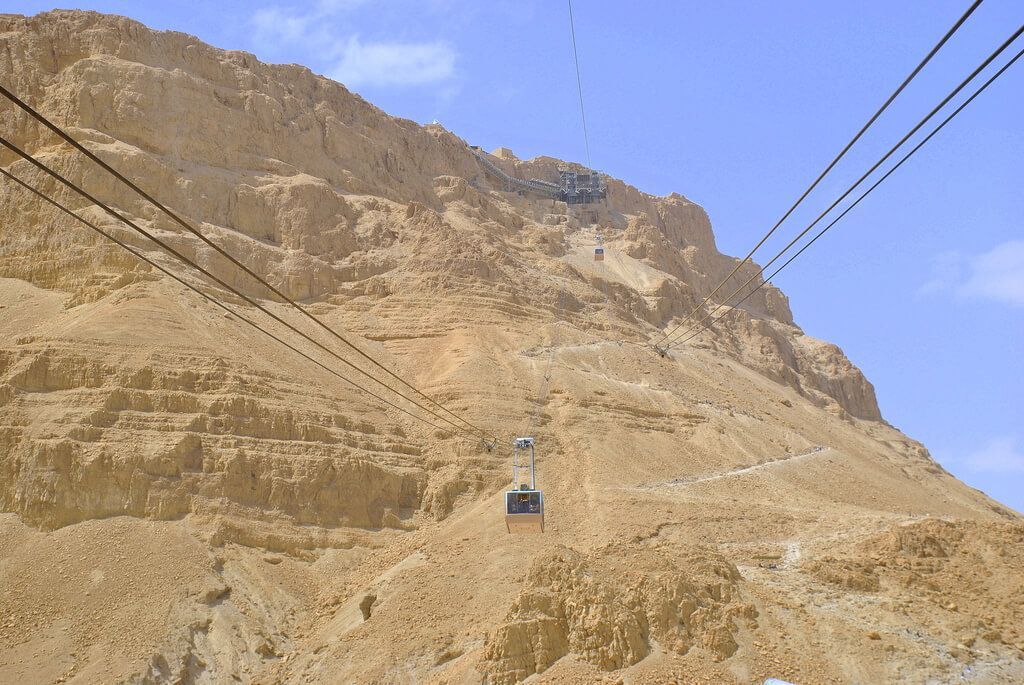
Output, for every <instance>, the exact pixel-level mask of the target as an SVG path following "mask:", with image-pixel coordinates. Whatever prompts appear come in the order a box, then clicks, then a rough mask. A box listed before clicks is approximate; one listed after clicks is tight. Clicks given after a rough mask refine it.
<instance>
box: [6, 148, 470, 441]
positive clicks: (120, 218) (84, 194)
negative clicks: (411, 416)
mask: <svg viewBox="0 0 1024 685" xmlns="http://www.w3.org/2000/svg"><path fill="white" fill-rule="evenodd" d="M0 145H3V146H4V147H6V148H8V149H9V150H11V151H12V152H14V153H15V154H17V155H18V156H19V157H21V158H23V159H24V160H26V161H27V162H29V163H31V164H32V165H34V166H35V167H36V168H38V169H39V170H40V171H43V172H44V173H46V174H48V175H50V176H52V177H53V178H55V179H57V180H58V181H60V182H61V183H62V184H63V185H65V186H66V187H68V188H70V189H71V190H73V191H75V192H76V193H78V194H79V195H81V196H82V197H84V198H86V199H87V200H89V201H90V202H92V203H93V204H95V205H96V206H98V207H100V208H101V209H102V210H103V211H104V212H106V213H107V214H109V215H110V216H112V217H114V218H115V219H117V220H118V221H121V222H122V223H124V224H126V225H127V226H129V227H131V228H132V229H134V230H135V231H136V232H137V233H140V234H141V235H143V236H145V237H146V238H149V239H150V240H151V241H153V242H154V243H156V244H157V245H159V246H160V247H161V248H163V250H164V251H166V252H168V253H170V254H172V255H173V256H175V257H177V258H178V260H180V261H182V262H184V263H185V264H187V265H189V266H191V267H192V268H194V269H196V270H197V271H199V272H200V273H201V274H203V275H204V276H206V277H207V278H210V279H211V280H213V281H214V282H216V283H217V284H218V285H220V286H221V287H223V288H225V289H226V290H228V291H230V292H232V293H233V294H235V295H236V296H238V297H240V298H242V299H243V300H245V301H246V302H247V303H249V304H250V305H252V306H253V307H255V308H257V309H259V310H260V311H261V312H263V313H264V314H266V315H267V316H269V317H270V318H272V319H274V321H277V322H278V323H279V324H281V325H283V326H285V327H286V328H288V329H289V330H291V331H292V332H293V333H296V334H298V335H299V336H301V337H302V338H304V339H305V340H307V341H308V342H310V343H312V344H313V345H315V346H316V347H318V348H319V349H321V350H323V351H324V352H326V353H327V354H329V355H330V356H332V357H334V358H335V359H337V360H338V361H340V362H342V363H343V364H345V365H347V366H349V367H351V368H353V369H354V370H356V371H357V372H359V373H361V374H363V375H364V376H366V377H367V378H369V379H370V380H372V381H374V382H376V383H379V384H380V385H381V386H383V387H385V388H387V389H388V390H390V391H391V392H393V393H395V394H396V395H398V396H399V397H401V398H402V399H404V400H406V401H407V402H409V403H410V404H413V405H415V406H416V407H418V408H419V409H421V410H422V411H425V412H427V413H428V414H430V415H431V416H433V417H435V418H437V419H440V420H441V421H443V422H444V423H447V424H448V425H450V426H452V427H453V428H455V429H456V431H457V432H460V433H466V434H469V435H474V437H479V438H480V439H481V440H483V442H484V445H485V446H488V449H490V447H489V444H490V443H488V440H487V436H486V435H485V434H483V433H473V432H472V431H469V430H467V429H466V428H464V427H462V426H460V425H458V424H456V423H454V422H453V421H451V420H450V419H447V418H445V417H444V416H441V415H440V414H438V413H437V412H435V411H433V410H432V409H430V408H428V407H424V406H423V405H422V404H420V403H418V402H416V400H414V399H412V398H410V397H408V396H407V395H404V394H402V393H401V392H399V391H398V390H395V389H394V388H392V387H391V386H389V385H387V384H386V383H384V382H383V381H381V380H379V379H378V378H375V377H374V376H372V375H370V374H369V373H367V372H366V371H364V370H363V369H361V368H359V367H358V366H356V365H355V364H353V363H352V362H350V361H349V360H347V359H345V358H344V357H342V356H340V355H339V354H338V353H337V352H335V351H334V350H332V349H330V348H328V347H326V346H324V345H323V344H322V343H321V342H319V341H317V340H314V339H313V338H311V337H310V336H309V335H307V334H306V333H304V332H303V331H300V330H299V329H298V328H296V327H295V326H293V325H292V324H290V323H288V322H287V321H285V320H284V319H282V318H280V317H279V316H277V315H276V314H274V313H273V312H271V311H270V310H268V309H267V308H265V307H264V306H263V305H261V304H259V303H258V302H257V301H256V300H254V299H253V298H251V297H249V296H248V295H246V294H244V293H242V292H241V291H239V290H238V289H237V288H235V287H234V286H232V285H230V284H228V283H227V282H225V281H224V280H223V279H221V278H219V277H218V276H216V275H214V274H213V273H211V272H210V271H209V270H207V269H206V268H204V267H202V266H200V265H199V264H197V263H196V262H194V261H192V260H190V259H189V258H188V257H186V256H185V255H183V254H182V253H181V252H179V251H178V250H175V249H174V248H173V247H171V246H170V245H168V244H167V243H165V242H164V241H162V240H160V239H159V238H157V237H156V236H154V235H153V234H151V233H149V232H148V231H146V230H145V229H144V228H142V227H141V226H139V225H138V224H136V223H135V222H134V221H132V220H131V219H129V218H127V217H126V216H124V215H122V214H121V213H120V212H118V211H116V210H114V209H112V208H111V207H110V206H109V205H107V204H105V203H103V202H102V201H100V200H99V199H97V198H96V197H95V196H93V195H91V194H90V193H88V192H87V191H86V190H84V189H82V188H81V187H79V186H78V185H76V184H75V183H73V182H71V181H69V180H68V179H67V178H65V177H64V176H62V175H60V174H59V173H58V172H56V171H54V170H53V169H51V168H50V167H48V166H47V165H46V164H43V163H42V162H40V161H39V160H37V159H36V158H35V157H33V156H32V155H30V154H28V153H27V152H25V151H24V150H22V149H21V148H19V147H18V146H16V145H14V144H13V143H11V142H10V141H9V140H7V139H6V138H3V137H2V136H0Z"/></svg>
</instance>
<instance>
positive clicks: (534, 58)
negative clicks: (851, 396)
mask: <svg viewBox="0 0 1024 685" xmlns="http://www.w3.org/2000/svg"><path fill="white" fill-rule="evenodd" d="M967 5H968V0H956V1H955V2H954V1H949V0H930V1H928V2H917V3H914V2H900V3H894V2H881V1H868V2H863V1H862V2H825V3H822V2H816V1H811V0H807V1H804V2H787V1H782V2H775V3H755V2H715V3H706V2H703V3H698V2H646V3H622V2H598V1H593V2H587V1H586V0H577V1H576V3H575V5H574V7H575V14H576V30H577V41H578V45H579V51H580V60H581V69H582V74H583V88H584V96H585V98H586V106H587V117H588V124H589V126H590V133H591V148H592V152H593V162H594V166H596V167H597V168H599V169H603V170H604V171H606V172H608V173H610V174H612V175H613V176H616V177H619V178H622V179H624V180H626V181H627V182H629V183H631V184H633V185H635V186H637V187H639V188H640V189H641V190H644V191H647V192H650V193H655V194H659V195H660V194H667V193H669V192H672V191H677V192H680V193H682V194H683V195H686V196H687V197H689V198H691V199H693V200H694V201H696V202H699V203H700V204H701V205H703V206H704V208H705V209H706V210H707V211H708V214H709V215H710V216H711V220H712V224H713V226H714V229H715V234H716V236H717V239H718V243H719V247H720V248H721V249H722V250H723V251H725V252H728V253H731V254H738V255H742V254H745V253H746V252H747V250H748V249H749V248H750V247H751V246H752V245H753V244H754V243H755V242H756V241H757V239H758V238H759V237H760V236H761V235H762V234H763V233H764V232H765V231H766V230H767V229H768V228H770V227H771V226H772V225H773V224H774V223H775V221H776V220H777V219H778V218H779V217H780V216H781V215H782V213H783V212H784V211H785V209H786V208H788V207H789V205H790V204H791V203H792V201H793V200H795V199H796V197H797V196H798V195H799V193H800V192H801V191H802V190H803V188H804V187H806V185H807V184H808V183H809V182H810V181H811V180H812V179H813V178H814V177H815V176H816V175H817V173H818V172H819V171H820V170H821V169H822V168H824V166H825V165H826V164H827V163H828V162H829V161H830V160H831V159H832V157H833V156H834V155H835V153H836V152H838V150H839V149H840V148H841V146H842V145H843V144H844V143H845V142H846V141H847V140H848V139H849V138H850V137H851V136H852V135H853V133H855V132H856V131H857V130H858V129H859V127H860V126H861V125H862V124H863V122H864V121H866V120H867V118H868V117H869V116H870V115H871V114H872V113H873V112H874V110H875V109H876V108H877V107H878V106H879V105H880V104H881V103H882V101H883V100H884V99H885V98H886V97H887V96H888V94H889V93H890V92H891V91H892V90H893V88H895V87H896V85H897V84H899V82H900V81H902V79H903V78H904V77H905V76H906V75H907V74H908V73H909V72H910V70H911V69H912V68H913V67H914V66H915V65H916V64H917V62H918V61H919V60H920V59H921V57H922V56H923V55H924V54H925V53H926V52H927V51H928V50H929V49H930V48H931V46H932V45H933V44H934V43H935V42H936V41H937V40H938V38H939V37H940V36H941V35H942V34H943V33H944V32H945V31H946V30H947V29H948V28H949V27H950V26H951V25H952V24H953V22H954V21H955V20H956V19H957V18H958V17H959V16H960V14H961V13H962V12H963V11H964V9H965V8H966V6H967ZM52 6H53V5H52V4H51V3H46V2H22V1H19V0H14V1H13V2H11V1H8V2H7V3H5V10H4V11H7V12H20V13H25V14H33V13H35V12H38V11H42V10H46V9H50V8H51V7H52ZM81 6H82V7H84V8H87V9H96V10H99V11H104V12H113V13H118V14H124V15H128V16H131V17H134V18H136V19H139V20H140V21H143V22H145V23H146V24H148V25H150V26H153V27H155V28H162V29H174V30H180V31H185V32H188V33H192V34H195V35H197V36H199V37H200V38H202V39H203V40H205V41H207V42H210V43H212V44H214V45H217V46H219V47H224V48H233V49H242V50H248V51H250V52H253V53H255V54H256V55H257V56H258V57H260V58H261V59H263V60H266V61H271V62H296V63H300V64H304V65H306V66H308V67H310V68H311V69H313V70H314V71H316V72H318V73H322V74H325V75H328V76H331V77H334V78H337V79H338V80H340V81H342V82H344V83H346V84H347V85H349V86H350V87H351V88H352V89H353V90H356V91H357V92H359V93H360V94H362V95H363V96H364V97H366V98H367V99H368V100H370V101H371V102H373V103H374V104H376V105H378V106H380V107H382V108H383V109H385V110H386V111H388V112H390V113H392V114H395V115H400V116H404V117H408V118H410V119H414V120H416V121H419V122H423V123H426V122H430V121H431V120H433V119H438V120H440V121H441V122H442V123H443V124H444V125H445V126H446V127H447V128H449V129H450V130H452V131H454V132H455V133H456V134H458V135H460V136H462V137H463V138H465V139H467V140H468V141H470V142H471V143H473V144H477V145H482V146H483V147H485V148H487V149H491V148H494V147H497V146H499V145H505V146H508V147H511V148H512V149H513V150H515V152H516V153H517V154H518V155H519V156H520V157H530V156H533V155H539V154H546V155H552V156H555V157H560V158H563V159H569V160H575V161H585V153H584V145H583V139H582V136H581V134H580V127H579V111H578V103H577V99H576V98H577V95H576V84H575V72H574V70H573V66H572V52H571V44H570V41H569V27H568V17H567V13H566V8H565V4H564V3H563V2H560V1H559V0H515V1H511V0H509V1H505V0H492V1H491V2H485V3H482V2H477V1H470V0H465V1H461V0H418V1H413V0H395V1H393V2H372V1H370V0H322V1H321V2H313V3H292V2H287V1H284V0H282V1H279V0H266V1H265V2H264V1H262V0H257V1H256V2H240V1H237V0H223V1H221V2H218V3H203V4H196V3H186V2H162V3H148V2H113V1H106V2H84V3H82V5H81ZM1022 22H1024V3H1021V2H1019V0H987V1H986V2H985V3H984V4H983V5H982V6H981V7H980V8H979V9H978V10H977V11H976V12H975V14H974V16H972V17H971V18H970V19H969V20H968V22H967V24H965V26H964V27H963V28H962V29H961V30H960V32H959V33H958V34H957V35H956V36H954V38H953V39H952V41H951V42H950V44H948V45H947V46H946V47H945V48H943V50H942V51H941V52H940V53H939V55H938V56H937V57H936V58H935V59H934V60H933V61H932V63H931V64H929V65H928V67H927V68H926V69H925V71H924V72H922V74H921V75H920V76H919V77H918V79H917V80H915V82H914V83H913V84H912V85H911V86H910V88H909V89H908V91H907V92H906V93H905V94H904V96H901V98H900V99H899V100H897V102H896V103H895V104H894V105H893V107H892V108H891V109H890V110H889V111H888V112H887V113H886V114H885V115H884V117H883V119H882V120H880V121H879V122H878V123H877V124H876V126H875V127H873V128H872V130H871V131H870V132H869V133H868V135H867V136H865V138H864V139H862V141H861V143H859V144H858V146H857V147H855V148H854V150H852V151H851V153H850V154H849V155H848V156H847V157H846V158H845V159H844V160H843V162H842V163H841V165H840V166H839V167H837V168H836V170H835V171H834V172H833V174H832V175H830V176H829V177H828V178H827V179H826V181H824V182H823V183H822V185H821V186H820V187H819V189H818V190H817V191H815V193H814V194H813V195H811V196H810V198H808V201H807V202H806V203H805V204H804V205H803V207H802V208H801V209H800V210H798V211H797V212H796V213H795V214H794V216H793V217H791V219H790V220H789V221H788V222H787V223H786V224H784V225H783V228H782V229H780V231H779V232H778V233H777V236H776V237H777V238H778V240H775V239H774V238H773V241H772V242H769V244H768V245H766V247H765V249H764V252H763V253H762V252H759V253H758V255H757V256H758V257H761V261H762V262H764V261H767V258H766V257H765V255H770V254H774V249H773V248H775V249H777V248H778V247H781V246H782V245H783V244H785V242H787V241H788V240H789V238H790V237H792V235H794V234H795V233H796V232H797V231H798V230H800V229H801V228H802V227H803V226H804V225H806V223H807V222H808V221H809V220H810V219H812V218H813V217H814V216H815V215H816V214H817V212H818V211H820V210H821V209H823V208H824V207H826V206H827V205H828V204H829V203H830V202H831V201H832V199H834V198H835V197H836V196H837V195H838V194H839V193H840V192H842V190H844V189H845V188H846V186H847V185H848V184H849V183H850V182H852V181H853V180H855V179H856V178H857V177H858V176H859V175H860V173H862V172H863V171H864V170H865V169H866V168H867V167H868V166H870V164H871V163H873V162H874V160H875V159H877V157H878V156H880V155H881V154H882V153H883V152H884V151H885V150H886V149H888V146H889V145H891V144H892V143H893V142H895V141H896V140H898V139H899V137H900V136H901V135H902V134H903V133H904V132H905V131H906V130H907V129H909V127H910V126H911V125H912V124H913V123H915V122H916V121H917V119H918V118H919V117H920V116H922V115H923V114H924V113H926V112H927V111H928V110H929V109H930V108H931V107H932V106H933V105H934V104H935V103H936V102H938V100H939V99H940V98H941V97H942V96H944V95H945V93H946V92H948V90H949V89H950V88H952V86H953V85H955V84H956V83H958V82H959V80H960V79H961V78H963V77H964V76H966V74H967V73H969V72H970V71H971V69H973V68H974V66H976V65H977V64H978V63H979V62H981V60H982V59H983V58H984V57H985V56H987V55H988V53H989V52H991V51H992V50H993V49H994V48H995V47H996V46H997V45H998V44H1000V43H1001V42H1002V41H1003V40H1004V39H1005V38H1006V37H1007V36H1009V35H1010V34H1011V33H1012V32H1013V31H1014V30H1015V29H1016V27H1017V26H1019V25H1020V24H1021V23H1022ZM1019 42H1024V39H1022V41H1019ZM1015 49H1019V46H1017V47H1016V48H1015ZM1011 54H1012V53H1011ZM1022 122H1024V65H1021V64H1018V65H1017V66H1015V67H1014V68H1013V69H1011V70H1010V71H1009V72H1008V73H1007V74H1006V75H1005V77H1004V78H1002V79H1000V80H999V81H998V82H997V83H996V84H994V85H993V86H992V87H991V88H990V89H989V91H988V92H986V93H985V94H984V95H983V96H982V97H981V98H979V99H978V100H977V101H976V102H975V103H974V104H972V105H971V106H970V107H969V108H968V109H967V110H966V111H965V112H964V113H963V114H962V115H961V116H960V117H958V118H957V120H956V121H954V122H953V123H952V124H951V125H950V126H948V127H947V128H946V129H945V130H944V131H943V132H942V133H940V134H939V135H938V136H937V137H936V138H935V139H934V140H933V141H932V142H931V143H929V144H928V146H926V147H925V148H924V149H923V150H922V151H921V152H920V153H918V155H916V156H915V158H914V159H913V160H912V161H911V162H909V163H908V164H907V165H905V166H904V168H902V169H900V171H898V172H897V173H896V174H895V175H894V176H893V177H891V178H890V179H889V181H887V182H886V183H885V184H884V185H883V186H881V187H880V188H879V189H878V190H877V191H875V193H873V194H872V196H871V197H869V198H868V199H867V200H865V201H864V203H862V204H861V205H860V206H859V207H857V208H856V209H855V210H854V211H853V212H852V213H851V214H850V215H849V216H847V217H846V218H845V219H844V220H843V221H842V222H841V223H840V224H839V225H837V227H836V228H835V229H833V230H832V231H831V232H830V233H829V235H828V236H827V237H825V238H823V239H822V240H821V241H819V243H818V244H816V245H815V246H814V247H813V248H811V250H810V251H809V252H808V253H806V254H805V256H804V257H801V258H800V259H799V260H798V261H797V262H795V263H794V264H793V265H792V266H791V267H790V268H789V269H787V270H786V272H784V273H783V274H782V275H781V276H780V277H778V278H777V279H776V283H777V284H778V285H779V286H780V287H781V288H782V289H783V290H784V291H785V292H786V293H787V294H788V295H789V296H790V298H791V304H792V306H793V310H794V313H795V315H796V319H797V321H798V323H799V324H800V325H801V326H802V327H803V328H804V330H806V331H807V332H808V333H809V334H811V335H814V336H817V337H820V338H824V339H826V340H829V341H832V342H835V343H837V344H839V345H840V346H841V347H842V348H843V349H844V350H845V351H846V353H847V354H848V355H849V357H850V358H851V359H852V360H853V361H854V363H856V364H857V365H858V366H860V367H861V368H862V369H863V370H864V372H865V374H866V375H867V376H868V378H869V379H870V380H871V381H872V382H873V383H874V384H875V388H876V390H877V392H878V397H879V401H880V404H881V407H882V413H883V415H884V416H885V417H886V419H887V420H889V421H890V422H891V423H893V424H894V425H895V426H897V427H898V428H900V429H901V430H903V431H904V432H906V433H907V434H908V435H910V436H912V437H914V438H916V439H918V440H921V441H922V442H924V443H925V445H927V446H928V447H929V449H930V450H931V451H932V453H933V455H934V456H935V457H936V458H937V459H938V460H939V461H940V462H941V463H942V464H943V465H944V466H945V467H946V468H947V469H949V470H950V471H952V472H953V473H954V474H956V475H957V476H959V477H960V478H962V479H963V480H965V481H966V482H967V483H969V484H971V485H973V486H975V487H978V488H980V489H982V490H984V491H986V492H987V493H989V494H990V495H992V496H994V497H996V498H997V499H999V500H1001V501H1003V502H1005V503H1007V504H1009V505H1010V506H1012V507H1014V508H1015V509H1017V510H1018V511H1024V402H1022V401H1024V396H1022V395H1024V393H1022V387H1021V386H1022V382H1024V345H1022V340H1024V230H1022V226H1024V221H1022V219H1021V217H1022V215H1024V191H1022V188H1024V154H1022V150H1024V124H1022Z"/></svg>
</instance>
